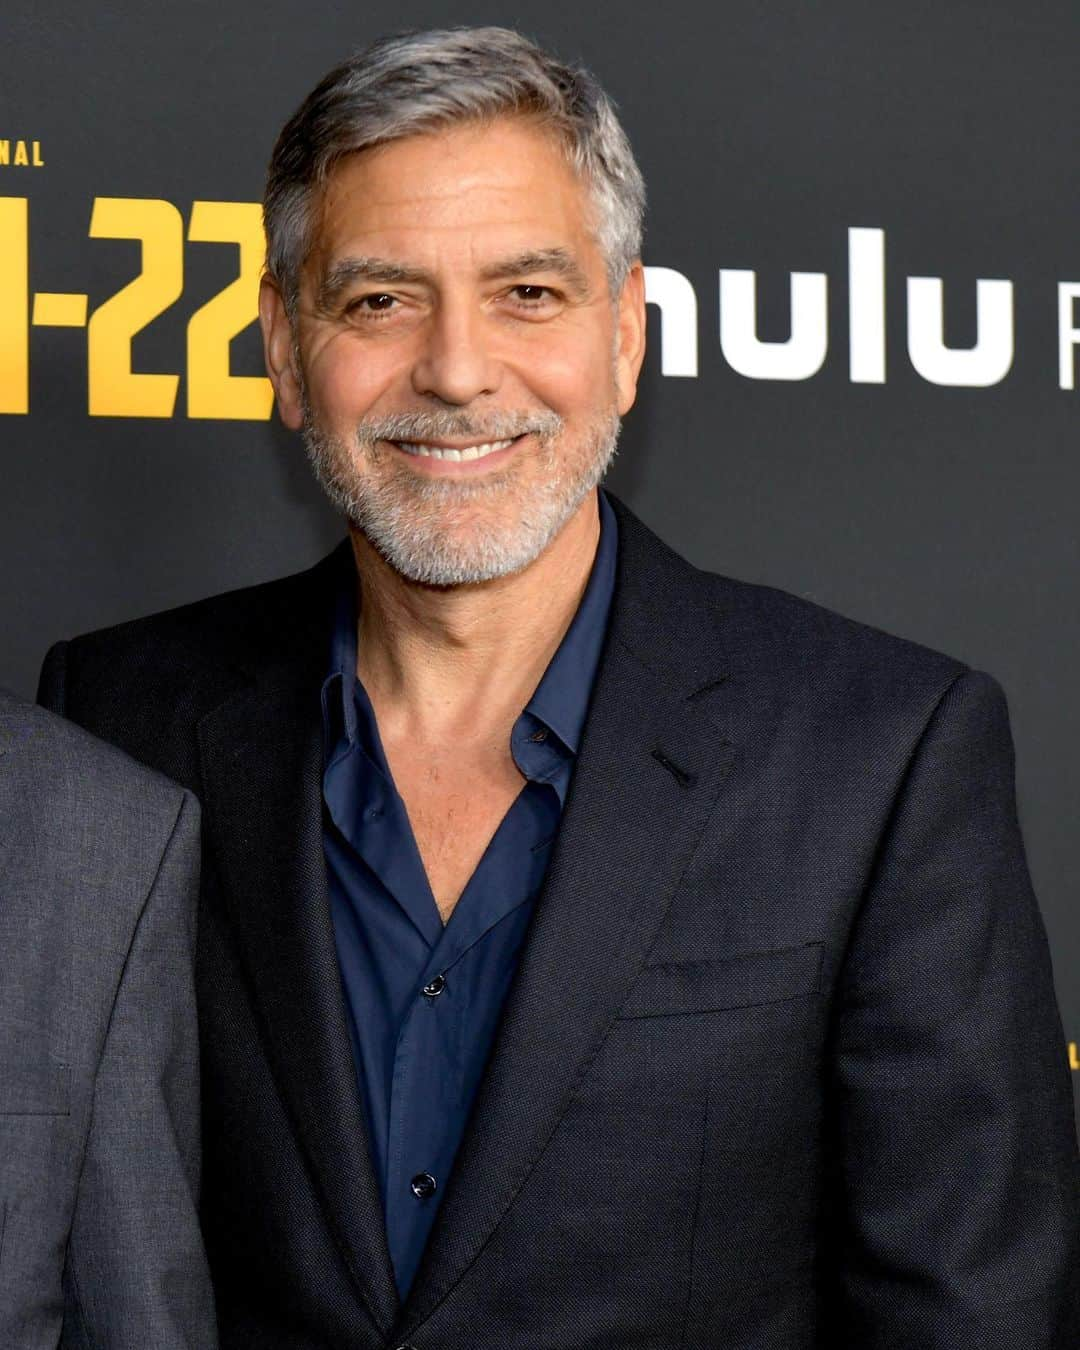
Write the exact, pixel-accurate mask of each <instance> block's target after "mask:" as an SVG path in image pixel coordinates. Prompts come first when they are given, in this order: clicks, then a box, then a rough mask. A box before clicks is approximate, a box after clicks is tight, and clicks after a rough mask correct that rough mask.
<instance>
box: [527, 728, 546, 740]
mask: <svg viewBox="0 0 1080 1350" xmlns="http://www.w3.org/2000/svg"><path fill="white" fill-rule="evenodd" d="M547 737H548V734H547V732H546V731H545V730H544V728H543V727H541V728H540V730H539V731H534V732H533V734H532V735H531V736H530V737H529V740H530V741H546V740H547Z"/></svg>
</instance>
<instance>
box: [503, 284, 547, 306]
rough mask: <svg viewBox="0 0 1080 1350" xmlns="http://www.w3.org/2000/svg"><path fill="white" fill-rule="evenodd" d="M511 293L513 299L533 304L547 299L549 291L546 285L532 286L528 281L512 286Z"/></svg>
mask: <svg viewBox="0 0 1080 1350" xmlns="http://www.w3.org/2000/svg"><path fill="white" fill-rule="evenodd" d="M512 295H513V297H514V299H515V300H523V301H524V302H525V303H526V304H533V305H535V304H539V303H540V302H541V301H542V300H546V299H548V297H549V296H550V295H551V291H550V290H549V289H548V288H547V287H546V286H534V285H532V284H531V283H529V282H523V283H522V284H521V285H520V286H515V287H514V289H513V291H512Z"/></svg>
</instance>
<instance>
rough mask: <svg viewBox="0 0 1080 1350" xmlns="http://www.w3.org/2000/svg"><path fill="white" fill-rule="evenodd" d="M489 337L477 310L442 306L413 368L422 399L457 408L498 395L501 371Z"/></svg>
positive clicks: (462, 305) (452, 304)
mask: <svg viewBox="0 0 1080 1350" xmlns="http://www.w3.org/2000/svg"><path fill="white" fill-rule="evenodd" d="M490 337H491V335H490V334H489V333H488V332H487V331H486V324H485V319H484V316H483V314H482V313H480V312H479V311H478V310H477V309H476V308H475V306H473V305H470V304H468V303H465V302H461V303H455V302H453V301H448V302H444V303H442V304H440V305H439V307H438V308H437V309H436V310H435V312H434V314H433V315H432V318H431V321H430V323H429V324H428V326H427V329H426V332H425V334H424V341H423V346H422V348H421V350H420V352H419V354H418V356H417V359H416V362H415V364H414V366H413V372H412V383H413V388H414V389H415V390H416V392H417V393H418V394H420V395H422V396H425V397H428V398H436V399H438V400H439V401H440V402H442V403H450V404H456V405H458V406H461V405H463V404H467V403H471V402H472V401H473V400H474V399H477V398H480V397H481V396H482V395H484V394H493V393H495V391H496V390H497V389H498V387H499V383H500V381H501V379H502V368H501V366H500V364H499V362H498V361H497V360H496V359H495V357H494V355H493V354H492V352H491V351H490V349H489V342H490Z"/></svg>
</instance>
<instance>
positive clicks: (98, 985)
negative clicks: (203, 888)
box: [0, 694, 217, 1350]
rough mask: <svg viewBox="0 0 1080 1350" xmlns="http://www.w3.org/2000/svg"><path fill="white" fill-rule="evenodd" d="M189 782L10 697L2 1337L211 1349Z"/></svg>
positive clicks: (194, 827)
mask: <svg viewBox="0 0 1080 1350" xmlns="http://www.w3.org/2000/svg"><path fill="white" fill-rule="evenodd" d="M198 820H199V809H198V805H197V803H196V802H195V801H194V799H193V798H192V797H191V795H190V793H187V792H184V791H183V790H182V789H180V788H178V787H177V786H176V785H175V784H173V783H169V782H167V781H166V780H165V779H164V778H162V777H161V776H159V775H158V774H156V773H152V772H150V771H148V770H147V769H145V768H143V767H142V766H141V765H138V764H135V763H133V762H132V761H131V760H130V759H128V758H127V756H126V755H123V754H120V753H118V752H117V751H116V750H115V749H113V748H112V747H111V746H106V745H103V744H101V742H99V741H96V740H94V739H93V738H92V737H90V736H87V735H86V733H85V732H83V731H81V730H80V729H79V728H77V727H74V726H72V725H71V724H70V723H67V722H64V721H62V720H61V719H60V718H58V717H54V716H53V715H52V714H51V713H48V712H45V711H44V710H43V709H41V708H34V707H30V706H28V705H26V704H22V703H18V702H16V701H15V700H14V699H12V698H10V697H8V696H6V695H3V694H0V1346H3V1347H4V1350H53V1348H54V1347H56V1346H57V1345H61V1346H63V1347H86V1348H87V1350H91V1348H92V1350H121V1348H122V1350H180V1348H181V1347H185V1348H186V1350H212V1348H213V1346H215V1345H216V1343H217V1342H216V1332H215V1327H214V1307H213V1297H212V1294H211V1290H210V1284H209V1273H208V1270H207V1267H206V1258H205V1254H204V1252H203V1247H202V1242H201V1239H200V1236H199V1229H198V1223H197V1215H196V1202H197V1193H198V1182H199V1142H198V1111H199V1095H198V1036H197V1026H196V1019H195V1001H194V988H193V980H192V956H193V948H194V937H195V933H194V925H195V902H196V896H197V893H198V878H199V828H198Z"/></svg>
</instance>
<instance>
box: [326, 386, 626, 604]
mask: <svg viewBox="0 0 1080 1350" xmlns="http://www.w3.org/2000/svg"><path fill="white" fill-rule="evenodd" d="M564 425H565V424H564V422H563V419H562V418H561V417H559V415H558V414H557V413H554V412H539V413H537V412H532V413H513V412H509V413H507V412H504V413H493V414H488V415H487V416H483V417H478V416H470V415H469V414H467V413H460V412H454V411H442V412H432V413H405V414H401V415H400V416H396V417H385V418H371V419H366V420H364V421H362V422H360V423H359V425H358V426H357V428H356V432H355V437H354V441H353V445H352V446H349V445H348V444H347V443H346V442H344V441H342V440H340V439H339V438H337V437H335V436H333V435H331V434H329V433H327V432H325V431H324V430H322V429H321V428H320V427H319V426H317V424H316V421H315V418H314V417H313V415H312V413H311V409H310V408H309V407H308V406H307V404H306V402H305V406H304V430H303V436H304V446H305V449H306V450H307V454H308V459H309V460H310V461H311V465H312V468H313V469H314V471H315V476H316V478H317V479H318V480H319V483H320V484H321V485H322V488H323V491H324V492H325V493H326V495H327V496H328V497H329V499H330V501H331V502H332V503H333V504H334V506H335V507H336V508H337V509H338V510H339V511H341V512H342V514H343V515H344V516H345V518H346V519H347V520H348V521H349V523H350V524H351V525H352V526H353V527H354V528H355V529H357V530H359V531H360V533H361V534H363V535H364V537H365V538H366V539H367V540H368V542H369V543H370V544H371V545H372V547H373V548H375V549H376V550H377V551H378V553H380V554H381V555H382V557H383V558H384V559H385V560H386V561H387V563H389V565H390V566H391V567H392V568H393V569H394V570H395V571H396V572H398V573H400V574H401V575H402V576H403V577H406V578H407V579H408V580H410V581H416V582H422V583H424V584H426V585H429V586H460V585H464V584H467V583H471V582H480V581H492V580H494V579H495V578H496V577H503V576H509V575H511V574H512V573H514V572H519V571H521V570H522V569H523V568H525V567H527V566H528V565H529V564H530V563H531V562H532V561H533V560H534V559H535V558H537V557H538V556H539V555H540V554H541V553H542V552H543V551H544V549H545V548H547V546H548V544H550V543H551V541H552V540H553V539H554V538H555V536H556V535H557V534H558V533H559V531H560V530H561V529H562V528H563V526H564V525H565V524H566V522H567V521H568V520H569V519H570V518H571V516H572V515H573V514H574V512H575V511H576V510H577V509H578V507H579V506H580V505H581V503H582V502H583V501H584V500H585V498H586V496H587V495H588V494H589V493H590V492H591V491H592V490H593V489H594V488H595V487H596V486H597V484H598V483H599V482H600V480H601V479H602V478H603V476H604V474H605V472H606V471H607V468H608V465H609V464H610V463H611V460H612V458H613V457H614V454H615V447H616V444H617V441H618V436H619V428H620V421H619V416H618V414H617V413H616V412H615V411H614V410H612V411H611V412H610V413H608V414H606V415H600V416H598V417H597V418H596V419H595V420H594V421H593V422H592V423H591V424H590V425H589V427H588V428H587V430H586V433H585V444H584V445H583V446H581V447H580V449H581V451H582V452H583V453H581V454H578V455H575V456H574V458H573V462H571V463H567V457H566V455H565V454H560V452H559V444H558V442H559V438H560V436H561V434H562V432H563V428H564ZM526 433H532V434H534V435H535V436H536V437H537V441H538V448H537V451H536V453H537V454H538V455H539V456H540V467H541V469H542V474H541V483H540V485H539V486H530V489H529V495H528V496H527V498H526V499H524V500H522V499H520V498H519V499H517V508H518V509H517V511H516V513H511V514H510V516H509V517H508V518H506V519H504V520H502V521H498V522H492V523H486V522H484V521H483V519H482V517H483V511H482V509H481V510H480V511H474V510H473V509H471V508H473V507H474V505H475V506H481V507H482V504H483V502H484V501H485V500H487V499H492V498H497V497H499V496H500V495H505V496H511V497H512V496H513V495H514V492H515V487H516V486H517V476H518V475H517V468H518V466H517V465H516V464H511V465H510V466H509V467H508V468H507V469H505V470H502V471H497V472H493V473H489V474H487V475H485V476H484V477H483V478H478V479H476V480H475V481H460V480H456V479H451V478H445V479H442V478H428V477H421V475H420V474H417V473H414V472H413V471H412V470H411V469H409V468H408V466H407V465H405V464H400V463H395V462H394V461H393V460H392V459H391V458H390V455H389V453H388V452H387V451H385V450H380V449H379V447H378V442H379V441H418V442H420V443H421V444H422V443H424V442H425V441H438V440H441V439H445V438H458V439H461V438H464V437H470V438H475V439H477V440H482V441H485V442H491V441H501V440H509V439H512V438H514V437H516V436H521V435H524V434H526ZM358 456H359V457H360V459H366V460H367V461H368V463H369V464H370V465H371V466H372V467H373V468H375V469H377V470H378V469H380V468H381V470H382V471H381V472H377V473H374V474H370V475H365V474H363V473H361V472H358V470H357V468H356V459H357V457H358ZM518 490H519V491H521V490H522V489H520V488H519V489H518ZM477 517H479V519H478V518H477ZM462 525H467V527H468V528H467V529H465V530H464V531H462V534H463V536H464V537H459V534H458V530H457V529H455V526H462Z"/></svg>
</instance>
